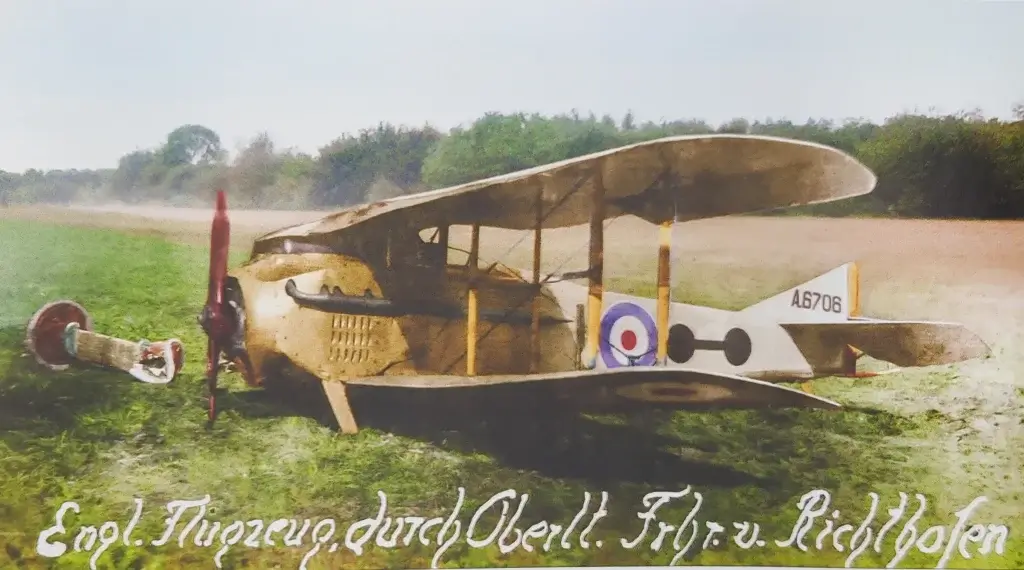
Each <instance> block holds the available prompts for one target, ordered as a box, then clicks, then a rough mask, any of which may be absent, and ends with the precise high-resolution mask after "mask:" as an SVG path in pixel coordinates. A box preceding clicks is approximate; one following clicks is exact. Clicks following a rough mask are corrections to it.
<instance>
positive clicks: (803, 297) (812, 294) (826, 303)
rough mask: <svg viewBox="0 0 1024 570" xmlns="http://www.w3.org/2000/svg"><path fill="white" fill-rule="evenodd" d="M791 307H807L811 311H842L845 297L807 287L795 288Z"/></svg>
mask: <svg viewBox="0 0 1024 570" xmlns="http://www.w3.org/2000/svg"><path fill="white" fill-rule="evenodd" d="M789 305H790V306H791V307H797V308H800V309H807V310H809V311H817V310H821V311H825V312H828V313H842V312H843V299H842V298H841V297H840V296H839V295H828V294H825V293H819V292H817V291H808V290H807V289H794V290H793V300H792V301H790V303H789Z"/></svg>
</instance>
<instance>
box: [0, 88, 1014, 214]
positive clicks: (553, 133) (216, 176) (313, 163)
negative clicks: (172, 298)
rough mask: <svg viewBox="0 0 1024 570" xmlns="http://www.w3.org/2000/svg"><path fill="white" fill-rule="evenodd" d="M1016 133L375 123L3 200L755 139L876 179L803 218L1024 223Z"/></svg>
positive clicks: (315, 185)
mask: <svg viewBox="0 0 1024 570" xmlns="http://www.w3.org/2000/svg"><path fill="white" fill-rule="evenodd" d="M1013 112H1014V114H1015V116H1016V120H1015V121H1000V120H995V119H985V118H984V117H981V116H980V115H979V114H978V113H958V114H954V115H946V116H928V115H898V116H895V117H892V118H890V119H888V120H887V121H885V122H884V123H883V124H881V125H878V124H873V123H871V122H867V121H857V120H851V121H846V122H843V123H841V124H836V123H833V122H831V121H827V120H809V121H806V122H804V123H802V124H798V123H793V122H791V121H788V120H771V119H768V120H763V121H760V120H758V121H753V122H751V121H749V120H747V119H742V118H737V119H733V120H731V121H728V122H727V123H724V124H722V125H719V126H717V127H715V126H712V125H709V124H707V123H706V122H704V121H700V120H692V119H691V120H676V121H670V122H663V123H651V122H647V123H644V124H639V123H638V122H637V121H636V119H635V118H634V116H633V115H632V114H631V113H629V114H627V115H626V116H625V117H623V118H622V119H621V120H618V121H617V120H615V119H614V118H612V117H610V116H607V115H606V116H603V117H600V118H598V117H596V116H595V115H593V114H589V115H587V116H581V115H580V114H579V113H578V112H575V111H574V112H571V113H568V114H564V115H557V116H554V117H545V116H541V115H536V114H532V115H528V114H524V113H513V114H499V113H489V114H487V115H485V116H483V117H481V118H479V119H478V120H476V121H475V122H474V123H472V124H471V125H469V126H465V127H459V128H455V129H452V130H451V131H450V132H448V133H442V132H440V131H438V130H436V129H434V128H432V127H430V126H429V125H427V126H423V127H419V128H409V127H397V126H394V125H391V124H387V123H380V124H379V125H377V126H376V127H374V128H370V129H366V130H363V131H361V132H359V133H356V134H344V135H342V136H341V137H339V138H338V139H336V140H334V141H332V142H331V143H329V144H327V145H326V146H324V147H322V148H320V149H319V151H318V153H317V155H316V156H310V155H307V154H303V153H299V152H295V151H293V150H291V149H278V148H276V147H275V145H274V142H273V140H271V138H270V136H269V135H267V134H266V133H261V134H259V135H257V136H256V137H254V138H253V139H252V140H251V141H250V142H249V144H248V145H247V146H245V147H244V148H240V149H238V152H237V153H235V156H234V157H233V159H231V160H228V157H227V153H226V152H225V151H224V149H223V148H222V147H221V141H220V138H219V136H218V135H217V133H215V132H214V131H213V130H212V129H210V128H208V127H205V126H203V125H184V126H181V127H179V128H177V129H175V130H174V131H172V132H171V133H169V134H168V135H167V138H166V140H165V141H164V143H163V144H162V145H160V146H158V147H156V148H151V149H139V150H135V151H132V152H130V153H128V154H126V155H125V156H123V157H122V158H121V159H120V161H119V162H118V164H117V167H116V168H115V169H113V170H98V171H80V170H55V171H49V172H40V171H38V170H28V171H26V172H24V173H20V174H18V173H10V172H3V171H0V199H2V201H3V202H4V203H12V202H22V203H27V202H48V203H62V202H69V201H72V200H85V199H92V200H121V201H126V202H138V201H149V200H157V201H163V202H170V203H175V204H185V203H203V204H208V203H209V201H210V197H211V193H212V192H213V190H214V189H216V188H225V189H227V190H228V192H229V193H230V195H231V201H232V204H233V205H236V206H238V207H276V208H288V207H295V208H299V207H319V208H334V207H339V206H347V205H351V204H358V203H363V202H367V201H374V200H380V199H384V198H388V197H392V196H395V195H400V194H407V193H412V192H418V191H422V190H425V189H429V188H439V187H443V186H448V185H454V184H460V183H464V182H468V181H471V180H476V179H479V178H484V177H488V176H494V175H498V174H504V173H507V172H512V171H515V170H520V169H523V168H530V167H533V166H538V165H541V164H544V163H548V162H552V161H557V160H563V159H567V158H572V157H576V156H581V155H584V154H588V153H592V152H597V151H601V150H606V149H609V148H614V147H617V146H621V145H626V144H631V143H635V142H640V141H644V140H651V139H655V138H660V137H665V136H673V135H684V134H704V133H714V132H718V133H750V134H763V135H772V136H778V137H785V138H793V139H800V140H807V141H813V142H818V143H822V144H825V145H829V146H832V147H835V148H838V149H841V150H843V151H846V152H848V153H851V154H852V155H854V156H856V157H857V158H858V159H860V160H862V161H863V162H864V163H865V164H867V165H868V166H869V167H871V168H872V169H873V170H874V171H875V172H876V174H878V180H879V181H878V187H877V189H876V190H875V192H873V193H872V194H870V195H868V196H864V197H861V198H857V199H853V200H848V201H844V202H841V203H835V204H825V205H821V206H815V207H811V208H803V209H797V210H796V211H795V213H801V212H804V213H806V212H811V213H816V214H825V215H849V214H863V215H897V216H907V217H921V216H923V217H965V218H1024V105H1017V106H1015V107H1014V109H1013Z"/></svg>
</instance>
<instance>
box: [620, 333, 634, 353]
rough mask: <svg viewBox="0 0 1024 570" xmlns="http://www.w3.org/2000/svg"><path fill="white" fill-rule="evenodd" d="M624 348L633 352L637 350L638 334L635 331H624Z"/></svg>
mask: <svg viewBox="0 0 1024 570" xmlns="http://www.w3.org/2000/svg"><path fill="white" fill-rule="evenodd" d="M621 343H622V348H624V349H625V350H633V349H634V348H636V333H635V332H633V331H622V339H621Z"/></svg>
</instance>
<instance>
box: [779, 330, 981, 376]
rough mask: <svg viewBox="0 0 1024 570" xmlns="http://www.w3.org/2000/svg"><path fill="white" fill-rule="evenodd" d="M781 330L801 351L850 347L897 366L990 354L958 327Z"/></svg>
mask: <svg viewBox="0 0 1024 570" xmlns="http://www.w3.org/2000/svg"><path fill="white" fill-rule="evenodd" d="M781 326H782V328H784V329H786V331H787V332H788V333H789V335H790V336H791V337H793V342H795V343H796V345H797V347H799V348H800V350H801V351H805V350H806V351H815V350H819V349H824V350H826V351H827V350H829V349H830V348H834V347H839V346H843V345H850V346H853V347H856V348H857V349H858V350H861V351H863V352H864V353H865V354H867V355H868V356H870V357H872V358H876V359H878V360H882V361H885V362H891V363H892V364H895V365H896V366H907V367H910V366H935V365H941V364H952V363H954V362H962V361H964V360H971V359H974V358H983V357H985V356H988V355H989V354H990V353H991V350H990V349H989V347H988V345H987V344H985V341H983V340H982V339H981V337H979V336H978V335H977V334H975V333H974V332H972V331H970V330H969V329H967V328H966V327H964V326H963V325H961V324H959V323H940V322H928V321H883V320H867V319H865V320H855V321H850V322H845V323H793V324H782V325H781Z"/></svg>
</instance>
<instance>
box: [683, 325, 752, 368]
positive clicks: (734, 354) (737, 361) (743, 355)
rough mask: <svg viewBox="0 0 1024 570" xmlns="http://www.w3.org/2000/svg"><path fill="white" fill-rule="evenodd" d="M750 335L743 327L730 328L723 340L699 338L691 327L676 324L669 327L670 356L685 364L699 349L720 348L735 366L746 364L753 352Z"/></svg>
mask: <svg viewBox="0 0 1024 570" xmlns="http://www.w3.org/2000/svg"><path fill="white" fill-rule="evenodd" d="M751 349H752V347H751V343H750V335H748V334H747V333H746V331H744V330H743V329H730V330H729V332H727V333H725V338H724V339H723V340H709V339H699V338H695V337H694V336H693V331H692V330H690V327H688V326H686V325H682V324H674V325H672V326H671V327H669V329H668V357H669V360H671V361H672V362H675V363H677V364H685V363H687V362H689V361H690V359H691V358H693V355H694V353H695V352H696V351H698V350H720V351H722V352H723V353H724V354H725V359H726V360H727V361H728V362H729V364H732V365H733V366H740V365H742V364H744V363H745V362H746V361H747V360H748V359H749V358H750V353H751Z"/></svg>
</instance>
